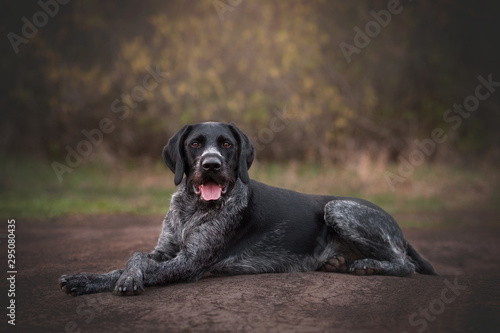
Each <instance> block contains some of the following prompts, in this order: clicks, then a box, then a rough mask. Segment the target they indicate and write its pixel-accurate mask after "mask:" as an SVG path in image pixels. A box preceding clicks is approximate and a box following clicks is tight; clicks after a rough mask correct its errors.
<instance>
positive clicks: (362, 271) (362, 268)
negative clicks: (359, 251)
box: [349, 259, 380, 275]
mask: <svg viewBox="0 0 500 333" xmlns="http://www.w3.org/2000/svg"><path fill="white" fill-rule="evenodd" d="M379 271H380V268H379V265H377V263H376V262H375V261H374V260H371V259H361V260H356V261H354V262H353V263H352V264H351V265H350V266H349V272H350V273H352V274H354V275H374V274H377V273H378V272H379Z"/></svg>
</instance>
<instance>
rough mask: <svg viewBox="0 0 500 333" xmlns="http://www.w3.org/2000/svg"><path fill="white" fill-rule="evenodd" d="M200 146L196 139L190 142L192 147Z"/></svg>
mask: <svg viewBox="0 0 500 333" xmlns="http://www.w3.org/2000/svg"><path fill="white" fill-rule="evenodd" d="M200 146H201V145H200V143H199V142H198V141H193V142H191V147H193V148H200Z"/></svg>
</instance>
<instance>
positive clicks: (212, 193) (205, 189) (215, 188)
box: [200, 183, 222, 201]
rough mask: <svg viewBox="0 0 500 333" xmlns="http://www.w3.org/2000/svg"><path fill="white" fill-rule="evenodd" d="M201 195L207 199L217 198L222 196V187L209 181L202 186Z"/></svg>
mask: <svg viewBox="0 0 500 333" xmlns="http://www.w3.org/2000/svg"><path fill="white" fill-rule="evenodd" d="M200 191H201V197H202V198H203V199H204V200H205V201H210V200H217V199H219V198H220V195H221V192H222V189H221V188H220V186H219V185H218V184H216V183H207V184H205V185H203V186H201V187H200Z"/></svg>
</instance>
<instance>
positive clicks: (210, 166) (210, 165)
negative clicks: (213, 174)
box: [201, 156, 222, 171]
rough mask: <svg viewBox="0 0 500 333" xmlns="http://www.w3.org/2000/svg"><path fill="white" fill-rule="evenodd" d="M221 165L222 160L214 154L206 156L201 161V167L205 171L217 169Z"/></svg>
mask: <svg viewBox="0 0 500 333" xmlns="http://www.w3.org/2000/svg"><path fill="white" fill-rule="evenodd" d="M221 166H222V161H221V160H220V159H219V158H218V157H215V156H210V157H206V158H205V159H204V160H203V162H202V163H201V167H202V168H203V170H205V171H219V170H220V168H221Z"/></svg>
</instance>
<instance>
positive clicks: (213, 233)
mask: <svg viewBox="0 0 500 333" xmlns="http://www.w3.org/2000/svg"><path fill="white" fill-rule="evenodd" d="M228 229H229V228H228ZM230 231H231V230H224V229H223V228H215V227H214V226H213V225H212V226H210V223H206V224H203V225H201V226H199V227H198V228H196V229H195V230H193V232H192V233H191V234H190V235H189V236H188V237H187V238H186V240H185V241H184V243H183V244H182V245H181V249H180V251H179V252H178V253H177V255H176V256H175V257H174V258H172V259H170V260H166V261H163V262H159V261H157V260H154V259H153V257H154V256H153V255H152V254H149V255H148V254H146V253H143V252H136V253H134V254H133V255H132V257H131V258H130V260H129V261H128V263H127V267H126V268H125V270H124V272H123V274H122V275H121V276H120V278H119V279H118V282H117V283H116V285H115V289H114V293H115V294H117V295H121V296H125V295H126V296H129V295H137V294H139V293H140V292H141V291H142V290H143V289H144V287H147V286H156V285H164V284H167V283H174V282H190V281H196V280H198V279H199V278H201V277H202V276H203V275H204V274H205V273H207V272H209V271H210V267H211V266H213V264H215V263H216V262H217V260H218V258H219V256H220V254H221V253H222V252H223V250H224V248H225V245H226V242H227V239H228V236H229V234H230Z"/></svg>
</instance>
